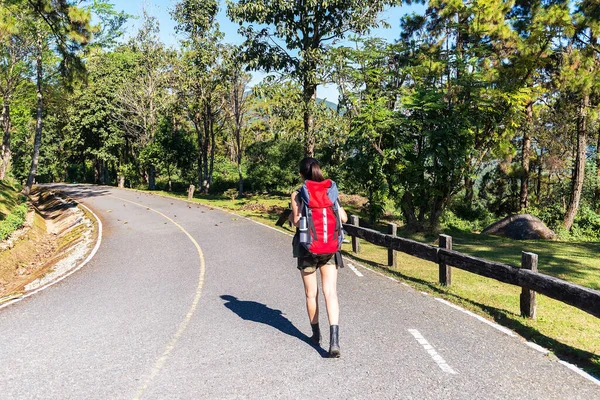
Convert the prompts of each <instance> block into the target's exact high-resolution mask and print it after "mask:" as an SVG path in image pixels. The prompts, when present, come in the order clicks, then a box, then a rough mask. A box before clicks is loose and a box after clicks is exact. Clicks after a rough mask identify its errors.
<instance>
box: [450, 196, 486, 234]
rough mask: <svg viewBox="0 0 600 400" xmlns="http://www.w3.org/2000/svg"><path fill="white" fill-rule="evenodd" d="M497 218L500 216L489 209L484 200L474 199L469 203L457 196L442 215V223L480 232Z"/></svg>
mask: <svg viewBox="0 0 600 400" xmlns="http://www.w3.org/2000/svg"><path fill="white" fill-rule="evenodd" d="M497 220H498V217H497V216H496V215H495V214H494V213H492V212H491V211H489V210H488V208H487V207H486V205H485V203H484V202H483V201H481V200H478V201H474V202H473V203H472V204H471V205H468V204H467V203H466V202H464V201H463V199H462V198H458V197H457V198H456V199H455V200H454V201H453V202H452V204H451V205H450V206H449V207H448V209H447V210H446V211H445V212H444V214H443V215H442V219H441V223H442V225H444V226H446V227H448V228H454V229H458V230H461V231H466V232H480V231H482V230H483V229H485V228H486V227H487V226H488V225H491V224H493V223H494V222H496V221H497Z"/></svg>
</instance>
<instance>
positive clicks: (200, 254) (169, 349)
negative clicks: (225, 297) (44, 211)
mask: <svg viewBox="0 0 600 400" xmlns="http://www.w3.org/2000/svg"><path fill="white" fill-rule="evenodd" d="M107 197H112V198H114V199H119V200H122V201H126V202H128V203H131V204H134V205H136V206H138V207H142V208H146V209H147V210H150V211H153V212H155V213H156V214H158V215H160V216H162V217H164V218H165V219H167V220H168V221H170V222H171V223H172V224H173V225H175V226H176V227H177V228H179V230H181V231H182V232H183V233H184V234H185V235H186V236H187V237H188V239H190V241H191V242H192V244H193V245H194V246H195V247H196V250H197V251H198V259H199V262H200V271H199V276H198V285H197V287H196V293H195V295H194V300H193V301H192V305H191V306H190V309H189V310H188V312H187V314H186V315H185V317H184V319H183V321H181V323H180V324H179V328H178V329H177V332H175V335H174V336H173V337H172V338H171V340H170V341H169V343H168V344H167V346H166V347H165V350H164V351H163V353H162V355H161V356H160V357H159V358H158V359H157V360H156V362H155V363H154V367H153V368H152V371H151V372H150V374H149V375H148V376H147V377H146V379H145V380H144V383H143V384H142V386H140V387H139V388H138V391H137V393H136V395H135V397H134V399H135V400H138V399H140V398H141V397H142V396H143V394H144V393H145V392H146V390H147V389H148V387H149V386H150V384H151V383H152V381H154V379H155V378H156V377H157V376H158V374H159V373H160V371H161V370H162V368H163V366H164V365H165V363H166V361H167V358H168V357H169V354H170V353H171V352H172V351H173V349H174V348H175V345H176V344H177V342H178V341H179V338H180V337H181V335H183V332H184V331H185V330H186V329H187V327H188V325H189V323H190V320H191V319H192V317H193V316H194V313H195V312H196V309H197V308H198V303H199V302H200V296H201V295H202V287H203V286H204V275H205V271H206V263H205V261H204V253H203V252H202V249H201V248H200V245H199V244H198V242H197V241H196V239H194V237H193V236H192V235H191V234H190V233H189V232H188V231H186V230H185V229H184V228H183V227H182V226H181V225H179V224H178V223H177V222H175V221H174V220H173V219H171V218H169V217H168V216H166V215H165V214H163V213H161V212H160V211H157V210H155V209H153V208H150V207H147V206H145V205H143V204H140V203H136V202H134V201H131V200H127V199H123V198H121V197H117V196H113V195H109V196H107Z"/></svg>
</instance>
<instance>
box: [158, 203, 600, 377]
mask: <svg viewBox="0 0 600 400" xmlns="http://www.w3.org/2000/svg"><path fill="white" fill-rule="evenodd" d="M160 193H161V194H163V195H167V196H175V197H181V198H186V197H187V196H186V195H184V194H182V195H177V194H175V195H174V194H172V193H168V192H160ZM194 201H195V202H198V203H201V204H205V205H208V206H215V207H219V208H224V209H227V210H231V211H233V212H235V213H237V214H240V215H243V216H247V217H250V218H253V219H255V220H258V221H260V222H263V223H266V224H268V225H271V226H274V225H275V221H276V220H277V219H278V214H277V213H276V212H275V211H276V210H277V207H285V206H287V203H288V201H289V200H288V198H287V197H281V196H254V197H250V198H244V199H241V200H231V199H227V198H224V197H215V196H198V197H197V198H194ZM347 211H348V214H357V213H358V212H359V209H358V208H357V207H347ZM373 228H374V229H379V230H382V231H383V230H384V229H385V224H377V225H375V226H373ZM282 230H284V231H286V232H292V229H290V228H289V227H288V226H287V224H286V226H285V227H284V228H283V229H282ZM445 233H446V234H449V235H451V236H452V237H453V248H454V250H457V251H460V252H463V253H466V254H470V255H474V256H477V257H482V258H486V259H488V260H493V261H498V262H503V263H507V264H512V265H517V266H518V265H520V260H521V252H522V251H530V252H534V253H537V254H538V256H539V263H538V269H539V272H541V273H544V274H547V275H552V276H555V277H558V278H561V279H564V280H567V281H569V282H573V283H577V284H579V285H582V286H587V287H590V288H593V289H596V290H600V244H599V243H590V242H581V243H575V242H559V241H534V240H529V241H514V240H510V239H505V238H500V237H493V236H483V235H478V234H472V233H466V232H463V231H457V230H449V231H446V232H445ZM398 234H399V236H403V237H409V238H411V239H414V240H418V241H421V242H427V243H431V244H435V239H436V237H435V236H430V235H429V236H428V235H423V234H410V233H407V232H405V231H403V230H402V229H401V228H399V233H398ZM343 251H344V253H345V254H346V255H347V256H349V257H353V258H355V259H356V260H357V261H359V262H361V263H363V264H365V265H367V266H370V267H371V268H374V269H377V270H379V271H381V272H384V273H385V274H388V275H391V276H394V277H396V278H399V279H401V280H403V281H405V282H407V283H409V284H411V285H412V286H413V287H415V288H417V289H418V290H422V291H426V292H428V293H431V294H433V295H435V296H438V297H441V298H444V299H447V300H449V301H452V302H453V303H455V304H459V305H461V306H463V307H465V308H467V309H469V310H471V311H474V312H476V313H478V314H481V315H484V316H487V317H488V318H490V319H493V320H495V321H496V322H498V323H500V324H501V325H504V326H507V327H508V328H510V329H512V330H514V331H515V332H517V333H518V334H520V335H521V336H523V337H524V338H526V339H527V340H530V341H533V342H535V343H537V344H539V345H541V346H543V347H546V348H547V349H549V350H550V351H551V352H553V353H555V354H556V355H558V356H559V357H561V358H564V359H567V360H569V361H571V362H574V363H576V364H578V365H579V366H581V367H582V368H584V369H586V370H587V371H589V372H590V373H592V374H594V375H595V376H600V319H598V318H596V317H594V316H592V315H590V314H587V313H585V312H583V311H581V310H579V309H577V308H574V307H571V306H568V305H566V304H564V303H562V302H559V301H556V300H553V299H550V298H548V297H545V296H542V295H538V296H537V318H536V319H535V320H531V319H527V318H522V317H521V316H520V310H519V294H520V291H521V288H519V287H516V286H512V285H507V284H504V283H501V282H498V281H495V280H493V279H489V278H484V277H481V276H478V275H475V274H471V273H469V272H466V271H461V270H459V269H457V268H454V269H453V271H452V285H451V286H450V287H444V286H441V285H439V284H438V283H437V282H438V266H437V264H434V263H431V262H427V261H424V260H421V259H418V258H415V257H412V256H408V255H405V254H401V253H400V254H398V265H397V268H395V269H392V268H388V267H386V266H385V264H386V263H387V249H383V248H380V247H378V246H374V245H372V244H370V243H366V242H364V241H361V252H360V254H358V255H354V254H352V252H351V248H350V245H349V244H345V245H344V247H343Z"/></svg>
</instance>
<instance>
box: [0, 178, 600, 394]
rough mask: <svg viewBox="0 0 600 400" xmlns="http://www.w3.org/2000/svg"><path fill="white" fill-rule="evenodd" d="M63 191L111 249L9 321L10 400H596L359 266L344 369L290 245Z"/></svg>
mask: <svg viewBox="0 0 600 400" xmlns="http://www.w3.org/2000/svg"><path fill="white" fill-rule="evenodd" d="M62 188H63V189H64V190H65V191H66V192H68V193H69V194H71V195H72V196H74V197H76V198H79V199H81V200H82V202H83V203H84V204H85V205H87V206H88V207H90V208H91V209H92V210H94V211H95V213H96V214H97V215H98V216H99V217H100V218H101V220H102V222H103V224H104V237H103V242H102V245H101V247H100V250H99V251H98V253H97V254H96V256H95V257H94V259H93V260H92V261H91V262H90V263H89V264H87V265H86V266H85V267H84V268H83V269H81V270H80V271H78V272H76V273H75V274H73V275H72V276H70V277H69V278H68V279H65V280H63V281H62V282H60V283H58V284H56V285H54V286H52V287H50V288H48V289H47V290H44V291H43V292H41V293H38V294H36V295H35V296H32V297H30V298H28V299H26V300H24V301H21V302H19V303H16V304H14V305H11V306H10V307H7V308H5V309H2V310H0V340H1V342H0V398H1V399H34V398H40V399H41V398H43V399H46V398H52V399H134V398H144V399H238V398H240V399H242V398H252V399H270V398H286V399H287V398H290V399H291V398H294V399H315V398H323V399H333V398H335V399H338V398H339V399H347V398H353V399H364V398H369V399H375V398H377V399H380V398H382V399H387V398H390V399H391V398H402V399H586V400H589V399H600V386H598V385H596V384H594V383H592V382H590V381H588V380H586V379H584V378H583V377H581V376H580V375H578V374H576V373H575V372H573V371H571V370H569V369H567V368H566V367H565V366H564V365H561V364H560V363H559V362H558V361H557V360H556V359H554V358H552V357H548V356H545V355H544V354H542V353H540V352H538V351H536V350H534V349H531V348H530V347H527V346H526V345H525V344H524V343H523V341H522V340H521V339H519V338H516V337H510V336H508V335H506V334H505V333H502V332H500V331H498V330H497V329H494V328H493V327H491V326H489V325H486V324H484V323H482V322H481V321H478V320H476V319H475V318H473V317H471V316H469V315H466V314H465V313H463V312H461V311H460V310H456V309H454V308H451V307H449V306H448V305H445V304H442V303H440V302H439V301H436V300H435V299H434V298H432V297H431V296H425V295H423V294H421V293H419V292H418V291H415V290H414V289H411V288H409V287H406V286H404V285H401V284H399V283H397V282H394V281H392V280H389V279H386V278H385V277H382V276H380V275H377V274H375V273H373V272H370V271H367V270H364V269H361V270H360V272H362V274H363V275H364V276H362V277H360V276H358V275H356V274H355V273H354V272H353V271H352V270H351V269H350V268H345V269H343V270H341V271H340V277H339V288H338V290H339V297H340V305H341V323H340V342H341V349H342V357H341V358H340V359H328V358H325V350H326V349H327V348H328V343H327V339H328V338H327V337H325V338H324V340H323V342H322V347H323V348H322V349H317V348H314V347H312V346H311V345H309V344H308V343H307V339H308V338H307V336H306V335H307V334H310V326H309V323H308V321H307V317H306V312H305V308H304V299H303V288H302V283H301V280H300V276H299V272H298V271H297V270H296V268H295V264H294V260H293V259H292V257H291V246H290V241H291V238H290V237H289V236H286V235H283V234H281V233H279V232H276V231H274V230H271V229H268V228H266V227H264V226H261V225H258V224H256V223H253V222H251V221H248V220H246V219H242V218H236V217H235V216H232V215H230V214H227V213H224V212H222V211H218V210H211V209H209V208H205V207H201V206H195V205H193V206H190V205H188V204H187V203H185V202H181V201H177V200H170V199H165V198H162V197H158V196H153V195H147V194H141V193H137V192H132V191H125V190H118V189H114V188H106V187H90V186H63V187H62ZM131 202H135V203H137V204H139V205H136V204H133V203H131ZM140 205H141V206H140ZM186 232H187V233H186ZM196 244H197V245H199V248H198V247H197V246H196ZM320 302H321V325H322V329H323V331H324V332H328V326H327V319H326V314H325V307H324V302H323V299H322V296H321V298H320ZM324 336H327V335H324Z"/></svg>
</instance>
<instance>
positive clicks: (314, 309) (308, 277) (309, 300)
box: [301, 271, 319, 325]
mask: <svg viewBox="0 0 600 400" xmlns="http://www.w3.org/2000/svg"><path fill="white" fill-rule="evenodd" d="M301 274H302V282H304V294H305V295H306V311H308V319H309V320H310V323H311V324H313V325H314V324H318V323H319V302H318V295H319V288H318V286H317V273H316V271H313V272H309V273H306V272H304V271H301Z"/></svg>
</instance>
